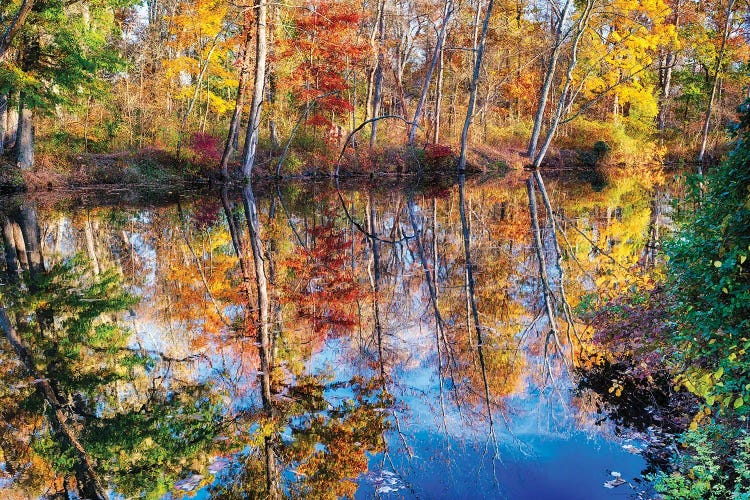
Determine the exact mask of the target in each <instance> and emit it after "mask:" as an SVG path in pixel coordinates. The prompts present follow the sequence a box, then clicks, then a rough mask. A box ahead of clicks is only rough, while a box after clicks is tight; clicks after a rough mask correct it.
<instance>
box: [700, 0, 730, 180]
mask: <svg viewBox="0 0 750 500" xmlns="http://www.w3.org/2000/svg"><path fill="white" fill-rule="evenodd" d="M735 2H736V0H729V5H728V6H727V18H726V20H725V22H724V34H723V35H722V37H721V48H720V49H719V53H718V54H717V56H716V66H715V68H714V80H713V83H712V84H711V95H710V97H709V98H708V106H707V107H706V115H705V117H704V118H703V131H702V132H701V149H700V152H699V153H698V162H703V157H704V155H705V154H706V143H707V142H708V128H709V124H710V122H711V113H713V110H714V100H715V99H716V89H717V87H718V84H719V76H720V74H721V66H722V64H723V59H724V52H725V50H726V46H727V40H728V39H729V31H730V29H731V28H732V15H733V14H734V4H735ZM698 173H699V174H702V173H703V168H702V165H700V163H699V165H698Z"/></svg>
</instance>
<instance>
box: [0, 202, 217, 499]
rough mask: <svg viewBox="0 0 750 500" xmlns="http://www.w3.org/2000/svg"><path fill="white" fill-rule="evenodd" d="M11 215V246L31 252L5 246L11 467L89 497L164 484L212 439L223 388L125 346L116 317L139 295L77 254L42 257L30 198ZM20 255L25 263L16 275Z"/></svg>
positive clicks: (24, 476)
mask: <svg viewBox="0 0 750 500" xmlns="http://www.w3.org/2000/svg"><path fill="white" fill-rule="evenodd" d="M10 217H12V218H13V219H14V222H15V223H17V224H18V225H19V226H20V227H21V233H22V236H23V240H22V242H16V241H15V240H14V243H15V250H16V255H18V250H19V246H20V245H19V243H22V244H23V246H24V248H25V255H26V257H27V258H26V263H25V264H23V263H21V264H20V266H19V264H18V263H15V262H13V260H12V252H11V251H9V248H8V246H6V279H7V281H8V282H9V283H14V285H13V286H12V287H6V288H5V290H4V292H3V296H2V301H3V307H2V309H0V326H2V329H3V331H4V334H5V337H4V341H3V343H4V345H3V349H2V352H3V354H4V356H9V357H11V358H12V357H15V363H9V364H10V366H13V365H15V366H18V368H17V369H11V370H8V371H6V372H4V373H3V374H4V375H5V376H7V377H8V378H7V379H6V380H4V382H5V384H4V387H6V389H5V390H4V391H3V392H4V393H3V394H2V399H3V405H2V408H3V410H2V412H3V415H4V417H6V418H7V421H8V422H12V423H13V424H12V425H13V429H12V433H7V432H6V433H3V435H2V438H1V440H0V446H2V451H3V455H4V457H5V463H6V467H7V468H8V469H9V470H13V471H15V472H16V473H17V475H18V478H19V481H20V482H21V483H23V482H24V481H26V480H29V481H30V482H31V483H32V484H33V483H35V482H36V481H37V480H38V478H39V477H40V476H45V477H47V478H48V479H47V480H48V481H51V482H52V483H53V484H56V485H57V486H56V488H57V489H58V491H60V492H62V493H65V492H66V491H77V492H78V494H79V495H80V496H82V497H84V498H106V497H107V496H108V493H107V490H108V486H110V485H111V486H112V487H113V488H114V489H115V490H116V491H118V492H121V493H123V494H127V495H132V494H141V493H144V492H151V493H155V494H158V492H159V491H164V488H165V486H166V485H168V484H171V482H173V481H174V480H175V478H177V477H179V475H180V474H181V473H182V471H183V469H184V467H185V465H184V464H185V462H186V461H187V459H189V458H191V459H195V458H198V457H204V458H205V457H206V456H207V454H208V453H209V452H210V450H211V448H212V447H213V446H212V444H211V442H212V439H213V437H214V436H215V435H216V434H217V432H218V430H219V428H220V423H221V420H220V415H221V408H222V404H221V402H220V400H219V399H217V396H219V395H218V394H213V393H212V392H211V391H210V387H209V386H207V385H201V384H180V385H176V384H173V385H171V386H167V385H164V384H163V383H161V382H160V381H159V379H160V378H161V377H160V376H159V373H160V372H161V370H163V361H164V360H163V359H160V358H159V357H158V356H152V355H150V354H149V353H146V352H144V351H142V350H139V349H136V348H132V347H130V346H129V345H128V339H129V336H130V335H129V331H128V330H127V329H126V328H125V327H124V326H123V325H122V322H121V321H119V320H117V319H113V317H114V315H116V314H117V313H119V312H120V311H123V310H125V309H128V308H129V307H131V306H132V305H133V304H134V303H135V302H136V299H135V298H134V297H133V296H131V295H129V294H128V293H127V292H125V290H124V289H123V287H122V283H121V278H120V276H119V275H118V274H117V273H116V272H114V271H112V270H109V271H104V272H100V273H96V272H94V270H92V268H91V267H90V266H89V265H88V263H87V262H86V261H84V260H83V259H82V258H80V257H75V258H71V259H67V260H64V261H63V262H61V263H60V264H57V265H55V266H52V267H51V268H50V269H46V268H45V266H44V259H43V257H42V254H41V246H42V244H41V239H40V236H39V234H40V233H39V229H38V223H37V219H36V211H35V210H34V208H33V207H31V206H24V207H21V208H20V209H18V211H16V212H15V213H14V214H11V216H10ZM5 243H6V245H9V242H8V241H6V242H5ZM9 257H11V258H10V259H9ZM19 267H20V268H22V269H23V268H26V269H28V273H25V274H24V277H23V279H22V280H20V281H19V280H17V279H16V277H15V272H16V269H18V268H19ZM9 361H10V359H9ZM20 442H25V443H26V444H27V446H26V447H21V446H18V445H19V443H20ZM65 494H66V493H65Z"/></svg>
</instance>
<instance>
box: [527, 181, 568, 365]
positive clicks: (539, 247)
mask: <svg viewBox="0 0 750 500" xmlns="http://www.w3.org/2000/svg"><path fill="white" fill-rule="evenodd" d="M526 189H527V191H528V195H529V212H530V214H531V229H532V233H533V236H534V248H535V249H536V256H537V262H538V263H539V279H540V281H541V282H542V295H543V297H544V308H545V311H546V313H547V320H548V321H549V327H550V331H549V334H548V335H547V338H546V340H545V343H544V345H545V357H546V352H547V345H548V343H549V339H550V337H551V338H552V339H553V340H554V341H555V344H556V345H557V348H558V351H559V352H560V354H561V355H562V354H563V349H562V346H561V345H560V336H559V334H558V332H559V330H558V328H557V316H556V315H555V309H554V305H553V300H554V297H553V296H552V289H551V288H550V286H549V278H548V277H547V263H546V261H545V258H544V246H543V244H542V236H541V231H540V229H539V215H538V212H537V208H536V191H535V189H534V180H533V179H532V178H529V179H527V180H526Z"/></svg>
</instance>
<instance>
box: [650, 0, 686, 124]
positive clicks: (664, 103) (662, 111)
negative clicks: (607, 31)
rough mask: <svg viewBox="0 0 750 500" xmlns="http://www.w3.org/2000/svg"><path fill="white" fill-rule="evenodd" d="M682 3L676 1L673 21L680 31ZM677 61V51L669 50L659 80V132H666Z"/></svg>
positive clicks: (657, 118) (657, 121)
mask: <svg viewBox="0 0 750 500" xmlns="http://www.w3.org/2000/svg"><path fill="white" fill-rule="evenodd" d="M680 2H681V0H675V4H674V8H673V16H674V18H673V20H672V24H673V26H674V29H675V30H677V29H679V27H680V7H681V4H680ZM676 61H677V53H676V51H675V50H674V49H672V48H669V49H668V50H667V53H666V56H665V58H664V67H663V68H662V70H661V71H660V78H659V83H660V84H661V95H660V96H659V113H658V115H657V117H656V123H657V127H658V129H659V132H664V129H665V128H666V124H667V118H666V115H667V111H668V109H667V108H668V106H669V102H670V92H671V91H672V70H673V69H674V66H675V62H676Z"/></svg>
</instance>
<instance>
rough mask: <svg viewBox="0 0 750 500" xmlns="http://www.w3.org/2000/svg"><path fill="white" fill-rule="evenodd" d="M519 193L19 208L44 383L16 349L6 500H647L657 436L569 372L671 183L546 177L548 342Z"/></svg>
mask: <svg viewBox="0 0 750 500" xmlns="http://www.w3.org/2000/svg"><path fill="white" fill-rule="evenodd" d="M527 177H528V174H527V173H515V174H511V175H510V176H508V177H506V178H482V179H476V178H474V179H468V180H466V181H465V183H464V182H461V183H459V182H458V181H457V180H456V179H445V180H441V181H440V182H435V181H432V182H419V183H417V182H402V183H395V182H391V181H385V180H383V181H377V180H376V181H373V182H371V183H367V184H365V183H363V184H361V185H356V186H354V187H352V186H349V185H347V186H344V187H342V188H341V189H340V190H337V189H336V187H335V186H333V185H318V184H313V183H310V184H304V183H291V184H288V185H283V186H280V187H278V188H276V187H264V188H263V189H260V188H256V192H255V193H248V192H247V191H245V192H244V193H225V196H224V200H222V197H221V195H220V193H213V194H204V195H189V196H187V195H185V196H177V195H173V197H172V198H170V199H167V200H163V201H161V202H152V203H146V202H144V201H143V200H135V201H134V200H133V199H132V198H130V199H129V201H124V200H125V199H124V198H122V196H121V194H118V193H109V194H105V195H104V198H103V199H102V198H101V195H99V196H94V195H92V194H90V193H89V194H86V195H85V196H82V195H81V194H80V193H78V194H73V196H61V195H58V196H55V197H54V198H53V197H48V196H44V195H42V196H33V197H29V198H27V199H12V200H11V199H7V200H5V201H4V202H3V206H4V208H3V214H4V215H3V218H4V229H6V230H5V232H4V233H5V235H6V237H5V240H4V245H5V248H6V266H5V268H8V267H10V268H11V273H10V274H6V277H5V278H4V279H3V292H2V293H3V295H2V297H3V307H4V308H5V310H6V311H7V312H8V314H9V316H10V320H11V323H13V324H14V325H15V328H16V330H17V332H18V333H19V334H20V337H21V341H22V342H23V343H24V344H25V347H26V348H27V350H28V351H29V355H30V357H31V358H32V361H31V363H32V365H33V368H34V370H35V371H34V373H33V374H32V376H31V377H30V376H29V371H30V369H31V368H30V365H29V364H25V362H22V361H23V360H22V359H21V358H20V357H19V351H18V348H17V346H14V345H12V344H11V343H10V342H8V341H7V339H6V338H3V339H2V340H0V361H2V364H1V365H0V367H1V368H0V376H2V377H3V378H4V380H3V383H2V384H0V408H1V409H0V412H2V418H3V419H4V421H5V422H4V423H5V425H4V428H3V429H2V430H0V497H3V498H5V497H9V498H26V497H30V498H37V497H41V496H45V495H46V496H48V497H52V496H54V495H55V494H59V495H64V494H66V491H67V492H76V494H79V495H81V494H82V495H86V493H85V491H87V488H88V490H90V489H91V487H89V486H90V485H91V484H94V483H93V482H92V481H93V480H92V478H91V476H98V477H96V480H97V481H98V482H99V483H100V484H101V486H102V488H103V489H104V490H106V492H107V494H108V495H110V496H112V497H113V498H129V497H141V496H146V497H148V498H162V497H167V498H182V497H197V498H273V497H277V498H280V497H293V498H336V497H339V496H352V497H356V498H374V497H375V498H423V499H424V498H510V499H525V498H529V499H546V498H550V499H598V498H601V499H608V498H633V497H637V495H638V492H639V491H641V490H642V489H643V487H644V486H643V484H641V483H640V482H639V481H638V479H639V477H640V472H641V471H642V470H643V469H644V468H645V461H644V459H643V458H642V457H641V456H640V455H639V454H638V453H637V451H638V450H639V449H640V448H642V447H643V438H644V437H645V436H637V435H633V434H628V433H619V432H616V429H615V427H614V425H612V424H611V423H609V422H607V421H606V419H605V418H603V415H602V414H601V413H599V412H598V411H597V409H598V408H597V406H598V404H597V403H598V402H597V399H596V397H595V396H594V395H592V394H589V393H585V392H578V391H576V390H575V378H576V375H575V367H576V366H578V367H585V366H586V365H587V363H589V362H590V361H589V359H590V358H589V357H587V356H584V355H583V354H584V353H588V355H589V356H595V355H596V354H597V352H596V349H597V346H596V345H595V344H594V343H593V342H591V340H590V337H591V332H590V331H589V329H588V328H587V326H586V324H585V314H584V313H585V310H586V305H587V304H589V303H591V302H592V299H593V297H596V296H598V297H602V296H607V295H611V294H615V293H617V292H618V291H619V290H620V289H621V287H623V286H626V284H627V283H628V282H629V281H628V280H629V268H630V267H631V266H633V265H635V264H637V263H641V264H643V263H644V262H645V263H648V262H650V261H652V260H653V259H654V251H655V250H654V249H655V247H656V246H657V245H656V243H657V242H658V235H659V232H660V231H663V229H660V228H661V226H664V225H665V224H667V223H668V217H667V214H668V208H667V205H668V203H667V202H666V200H668V199H669V195H667V194H666V193H668V192H671V191H673V190H675V189H678V188H679V186H677V185H676V184H675V183H674V181H670V182H669V183H664V179H663V178H661V177H660V176H657V175H652V174H650V173H640V174H639V175H637V176H629V177H627V178H623V179H619V180H617V179H615V180H612V181H611V182H610V183H609V184H608V185H607V186H606V187H604V188H603V189H601V190H598V191H595V190H594V189H592V187H591V186H590V185H588V184H585V183H579V182H573V181H568V182H563V181H557V180H548V181H547V189H548V191H549V194H550V197H551V199H552V202H553V205H554V208H553V209H554V210H555V211H556V212H557V213H558V217H557V218H556V221H557V229H558V231H560V238H559V241H560V246H561V247H562V251H563V254H564V258H563V259H562V270H563V273H564V276H561V275H560V270H559V269H558V267H557V266H556V265H555V263H556V252H555V245H554V240H553V237H552V231H551V227H550V224H549V221H548V219H547V218H546V213H545V209H544V203H543V202H542V199H541V198H538V199H537V205H538V210H539V224H540V226H541V229H540V239H541V242H542V245H543V247H544V248H543V251H542V252H541V254H542V255H543V256H544V264H545V269H546V278H547V280H548V282H549V287H550V292H551V293H552V294H553V295H554V296H555V297H556V299H553V303H552V308H553V310H554V312H555V314H556V319H555V321H556V324H557V325H558V329H559V334H558V336H557V339H555V338H554V337H552V336H551V335H550V334H549V332H550V321H549V318H548V316H547V314H546V313H545V311H546V309H545V302H544V293H543V292H544V290H543V288H542V281H541V279H540V272H539V269H540V267H539V255H538V253H537V251H536V247H535V244H534V239H533V232H532V227H533V225H532V221H531V218H530V215H529V197H528V193H527V187H526V183H525V181H526V179H527ZM248 194H250V195H251V196H250V197H249V198H248ZM253 209H255V210H256V211H257V216H258V221H257V222H258V224H257V228H256V230H257V231H258V232H257V234H256V233H255V232H254V231H248V224H247V222H246V213H247V210H251V211H252V210H253ZM228 222H229V223H228ZM35 225H36V226H38V228H39V234H38V236H36V237H35V236H34V234H33V233H34V231H33V229H34V226H35ZM563 235H564V237H562V236H563ZM35 240H36V241H35ZM466 242H468V252H467V246H466V244H465V243H466ZM9 247H12V248H13V249H14V250H16V255H15V257H14V256H13V255H12V254H13V252H10V253H8V252H7V249H8V248H9ZM21 247H24V248H21ZM254 248H256V249H260V251H262V256H263V269H264V275H265V278H266V281H267V289H268V296H269V307H268V335H269V339H268V343H267V344H266V345H264V344H263V340H262V337H261V335H260V333H261V330H262V328H261V327H260V326H259V324H258V312H259V310H260V308H262V304H261V306H259V302H258V294H259V293H261V294H262V292H261V291H260V286H259V285H260V284H261V282H262V281H263V280H262V279H259V277H258V274H257V272H256V266H255V265H254V261H253V249H254ZM24 252H25V254H24ZM238 252H239V254H240V255H241V256H242V262H240V259H239V258H238ZM467 253H468V256H467ZM24 255H25V256H26V258H24ZM75 256H78V257H77V258H74V257H75ZM467 257H468V258H467ZM14 259H15V260H16V262H15V264H16V266H17V267H18V268H20V269H21V270H23V269H24V268H26V269H27V271H26V272H23V273H22V274H21V276H20V278H18V274H15V273H13V272H12V268H13V264H14V263H13V262H11V261H12V260H14ZM36 261H40V262H39V263H37V264H35V262H36ZM41 261H43V262H41ZM467 262H468V263H469V265H468V266H467ZM7 264H10V265H9V266H8V265H7ZM240 264H242V265H240ZM35 266H36V267H35ZM243 269H244V274H243ZM561 278H562V279H561ZM469 282H473V283H472V285H473V286H467V285H468V284H469ZM102 283H104V284H102ZM561 283H564V292H565V296H566V299H567V302H568V303H569V305H570V311H571V312H572V314H573V316H574V317H575V318H576V320H575V322H574V327H573V326H571V325H570V324H568V322H567V321H566V315H565V314H564V311H565V308H566V307H565V305H564V304H563V303H562V302H561V300H560V298H561V296H562V294H561V293H560V292H561V290H560V285H561ZM97 287H98V288H97ZM87 290H88V292H87ZM123 293H127V294H129V295H130V296H131V297H133V299H131V298H127V297H123ZM263 359H266V360H267V362H268V363H269V366H270V369H269V370H267V371H263V370H261V363H262V360H263ZM267 372H268V373H267ZM32 378H37V379H38V380H40V379H44V380H48V381H49V382H50V387H51V390H52V391H53V393H56V396H57V399H58V402H57V405H59V407H58V406H56V403H54V401H52V400H50V398H49V397H45V396H44V395H43V394H42V393H41V392H40V391H37V390H34V387H35V386H36V387H38V386H40V385H41V384H40V383H39V382H38V380H37V381H34V380H32ZM264 386H265V387H267V388H268V392H269V394H270V395H271V397H270V399H268V398H265V397H264V395H263V392H264V389H263V388H264ZM53 399H54V398H53ZM55 409H58V410H59V411H60V412H62V413H61V414H62V415H63V416H64V418H65V419H66V421H67V422H68V426H67V429H68V431H65V429H63V428H62V427H61V424H60V422H57V421H56V420H55V416H54V410H55ZM71 435H73V436H75V437H76V438H77V439H78V441H79V443H80V445H81V448H82V450H77V449H76V448H75V447H74V446H72V445H71V441H70V436H71ZM84 455H86V456H87V457H88V459H89V460H90V462H91V464H92V469H93V470H90V471H88V472H87V471H86V470H84V469H85V467H83V466H82V465H81V464H82V463H83V462H82V461H83V456H84ZM613 472H614V473H615V474H617V473H619V474H620V475H621V476H622V478H623V479H624V480H625V481H626V484H623V485H620V486H617V487H615V488H606V487H605V486H604V483H605V482H607V481H610V480H613V479H614V478H615V476H613V475H612V473H613ZM87 474H88V475H87ZM87 485H89V486H87ZM81 492H84V493H81Z"/></svg>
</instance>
